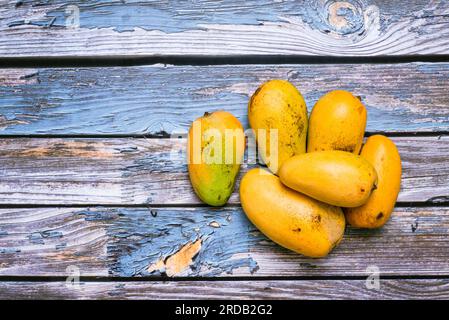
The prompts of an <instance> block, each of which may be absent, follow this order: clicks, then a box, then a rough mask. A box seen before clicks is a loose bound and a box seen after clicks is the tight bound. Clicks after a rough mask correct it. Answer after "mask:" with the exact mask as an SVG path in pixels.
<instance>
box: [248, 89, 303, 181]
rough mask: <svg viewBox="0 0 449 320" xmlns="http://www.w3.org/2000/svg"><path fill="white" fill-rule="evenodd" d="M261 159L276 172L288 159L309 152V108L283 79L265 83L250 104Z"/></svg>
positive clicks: (252, 124) (250, 121)
mask: <svg viewBox="0 0 449 320" xmlns="http://www.w3.org/2000/svg"><path fill="white" fill-rule="evenodd" d="M248 118H249V124H250V126H251V128H252V129H253V131H254V134H255V136H256V141H257V145H258V151H259V153H258V154H259V156H260V158H261V159H262V160H263V162H264V163H265V164H266V165H267V166H268V168H269V169H270V170H271V172H273V173H275V174H276V173H277V172H278V169H279V167H280V166H281V165H282V163H284V161H285V160H287V159H289V158H291V157H292V156H294V155H297V154H302V153H304V152H305V151H306V140H307V126H308V120H307V107H306V103H305V101H304V98H303V97H302V95H301V93H300V92H299V91H298V90H297V89H296V88H295V86H294V85H293V84H291V83H290V82H288V81H284V80H271V81H268V82H266V83H264V84H262V85H261V86H260V87H259V88H258V89H257V90H256V92H255V93H254V94H253V96H252V97H251V100H250V101H249V105H248Z"/></svg>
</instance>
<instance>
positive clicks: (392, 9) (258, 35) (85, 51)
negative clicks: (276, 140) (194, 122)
mask: <svg viewBox="0 0 449 320" xmlns="http://www.w3.org/2000/svg"><path fill="white" fill-rule="evenodd" d="M448 6H449V5H448V3H447V2H445V1H440V2H436V3H435V2H432V3H429V1H425V0H413V1H405V0H401V1H393V2H389V1H381V0H347V1H321V0H312V1H306V0H284V1H272V0H250V1H244V0H237V1H234V0H223V1H213V0H195V1H182V0H178V1H175V0H173V1H172V0H171V1H162V0H161V1H139V0H131V1H126V2H123V1H120V0H113V1H106V0H94V1H81V0H55V1H38V2H36V1H34V0H22V1H16V0H8V1H3V2H2V3H0V21H1V22H0V31H1V32H2V36H3V39H2V42H1V43H0V56H8V57H18V56H22V57H23V56H44V57H45V56H66V57H73V56H111V55H123V56H131V55H133V56H135V55H147V56H148V55H151V56H152V55H182V54H192V55H200V56H204V55H267V54H274V55H293V54H295V55H306V56H309V55H320V56H373V55H374V56H383V55H405V54H408V55H411V54H447V53H449V41H448V40H447V39H448V32H449V31H448V25H449V22H448V21H447V19H446V15H447V12H448V11H447V10H448ZM74 12H79V28H73V26H74V24H73V23H72V24H70V23H71V22H72V21H78V19H74V18H73V17H74ZM68 24H69V27H66V26H67V25H68Z"/></svg>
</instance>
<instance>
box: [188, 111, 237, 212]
mask: <svg viewBox="0 0 449 320" xmlns="http://www.w3.org/2000/svg"><path fill="white" fill-rule="evenodd" d="M195 125H200V126H201V132H199V133H198V132H196V133H195V129H194V127H195ZM209 129H211V130H217V131H218V132H220V133H221V141H220V140H213V139H215V138H211V137H207V136H206V132H210V131H208V130H209ZM225 129H234V130H237V131H236V132H237V133H238V137H237V138H235V139H233V140H234V143H233V145H232V146H226V145H225V141H226V140H225ZM195 139H196V143H197V144H196V145H197V146H200V148H201V149H200V152H201V154H198V151H199V150H198V148H196V149H197V150H195ZM220 145H221V147H222V157H221V159H220V160H221V161H217V162H218V163H207V161H206V158H205V156H206V155H210V156H211V155H212V154H214V152H216V151H217V150H218V147H220ZM230 148H232V150H230ZM225 152H231V155H232V159H233V161H232V162H231V161H228V163H226V161H225V160H226V158H225ZM244 152H245V137H244V132H243V127H242V124H241V123H240V121H239V120H238V119H237V118H235V117H234V116H233V115H232V114H230V113H229V112H225V111H216V112H213V113H206V114H205V115H204V116H203V117H201V118H199V119H197V120H195V121H194V123H193V124H192V126H191V128H190V130H189V136H188V147H187V158H188V170H189V177H190V182H191V184H192V187H193V189H194V190H195V193H196V194H197V196H198V197H199V198H200V199H201V200H202V201H203V202H205V203H206V204H209V205H211V206H217V207H218V206H223V205H225V204H226V203H227V202H228V200H229V197H230V196H231V194H232V192H233V191H234V186H235V181H236V178H237V175H238V173H239V171H240V164H241V163H242V160H243V155H244ZM195 153H196V157H197V158H196V159H198V157H200V158H199V159H200V161H198V160H196V161H195V158H194V157H195Z"/></svg>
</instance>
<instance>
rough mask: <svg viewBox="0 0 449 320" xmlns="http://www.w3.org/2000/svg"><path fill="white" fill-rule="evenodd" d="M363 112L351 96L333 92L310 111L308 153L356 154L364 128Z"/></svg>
mask: <svg viewBox="0 0 449 320" xmlns="http://www.w3.org/2000/svg"><path fill="white" fill-rule="evenodd" d="M366 117H367V115H366V109H365V107H364V106H363V104H362V103H361V102H360V100H359V99H358V98H356V97H354V96H353V95H352V94H351V93H349V92H347V91H343V90H335V91H331V92H329V93H327V94H325V95H324V96H323V97H321V98H320V99H319V100H318V102H317V103H316V104H315V106H314V107H313V109H312V112H311V114H310V122H309V135H308V138H307V152H315V151H326V150H341V151H347V152H351V153H354V154H359V152H360V148H361V146H362V143H363V136H364V135H365V127H366Z"/></svg>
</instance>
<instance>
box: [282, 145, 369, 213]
mask: <svg viewBox="0 0 449 320" xmlns="http://www.w3.org/2000/svg"><path fill="white" fill-rule="evenodd" d="M279 178H280V179H281V181H282V183H283V184H285V185H286V186H287V187H290V188H292V189H294V190H296V191H298V192H301V193H304V194H306V195H308V196H310V197H312V198H314V199H317V200H320V201H322V202H325V203H328V204H331V205H334V206H339V207H358V206H361V205H362V204H364V203H365V202H366V201H368V197H369V196H370V194H371V191H372V190H373V188H374V187H375V184H376V182H377V173H376V170H375V169H374V167H373V166H372V165H371V164H370V163H369V162H368V161H367V160H365V159H363V158H362V157H360V156H357V155H354V154H352V153H349V152H344V151H321V152H312V153H306V154H302V155H299V156H294V157H292V158H290V159H289V160H287V161H285V163H284V164H283V165H282V167H281V169H280V170H279Z"/></svg>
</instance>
